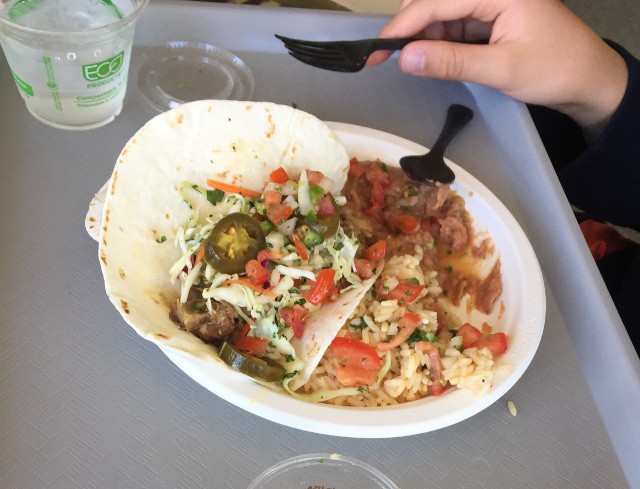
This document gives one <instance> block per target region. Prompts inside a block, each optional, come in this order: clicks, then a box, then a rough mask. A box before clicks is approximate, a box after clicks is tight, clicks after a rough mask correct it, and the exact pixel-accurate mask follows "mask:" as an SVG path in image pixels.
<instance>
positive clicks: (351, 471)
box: [248, 453, 398, 489]
mask: <svg viewBox="0 0 640 489" xmlns="http://www.w3.org/2000/svg"><path fill="white" fill-rule="evenodd" d="M284 488H286V489H309V488H322V489H361V488H366V489H376V488H380V489H398V486H397V485H396V484H394V483H393V482H392V481H391V479H389V478H388V477H387V476H386V475H384V474H383V473H382V472H380V471H379V470H378V469H376V468H374V467H372V466H370V465H368V464H366V463H364V462H361V461H360V460H356V459H354V458H351V457H345V456H344V455H338V454H335V453H334V454H329V453H312V454H308V455H300V456H297V457H293V458H290V459H287V460H284V461H282V462H279V463H277V464H276V465H274V466H273V467H270V468H268V469H267V470H265V471H264V472H262V473H261V474H260V475H258V477H256V478H255V479H254V480H253V482H252V483H251V484H249V488H248V489H284Z"/></svg>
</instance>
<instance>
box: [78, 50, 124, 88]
mask: <svg viewBox="0 0 640 489" xmlns="http://www.w3.org/2000/svg"><path fill="white" fill-rule="evenodd" d="M123 62H124V51H121V52H120V53H118V54H116V55H115V56H113V57H112V58H109V59H105V60H104V61H100V62H98V63H94V64H91V65H82V76H83V77H84V79H85V80H87V81H90V82H95V81H98V80H102V79H103V78H107V77H109V76H111V75H115V74H116V73H118V71H120V68H122V64H123Z"/></svg>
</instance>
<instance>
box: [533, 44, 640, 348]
mask: <svg viewBox="0 0 640 489" xmlns="http://www.w3.org/2000/svg"><path fill="white" fill-rule="evenodd" d="M609 44H610V45H611V46H612V47H613V48H614V49H615V50H616V51H617V52H618V53H620V55H621V56H622V57H623V58H624V60H625V62H626V64H627V68H628V72H629V79H628V84H627V89H626V92H625V94H624V97H623V99H622V101H621V103H620V106H619V107H618V109H617V110H616V112H615V114H614V115H613V117H612V118H611V120H610V121H609V123H608V124H607V126H606V127H605V129H604V131H603V132H602V134H601V135H600V137H599V138H598V139H597V140H596V141H594V142H593V143H591V144H587V142H586V141H585V139H584V137H583V135H582V130H581V129H580V127H579V126H578V125H577V124H576V123H575V122H574V121H572V120H571V119H570V118H568V117H567V116H565V115H563V114H560V113H559V112H556V111H553V110H551V109H547V108H545V107H539V106H529V112H530V113H531V117H532V119H533V122H534V123H535V125H536V128H537V130H538V133H539V134H540V139H541V140H542V142H543V144H544V146H545V149H546V150H547V153H548V155H549V159H550V160H551V162H552V163H553V166H554V168H555V169H556V172H557V174H558V177H559V179H560V183H561V184H562V187H563V189H564V191H565V193H566V195H567V198H568V200H569V202H571V203H572V204H574V205H575V206H577V207H578V208H580V209H581V210H583V211H585V213H581V214H580V215H586V216H587V217H588V218H589V219H596V220H599V221H604V222H609V223H613V224H617V225H620V226H625V227H630V228H635V229H636V230H640V61H638V60H637V59H636V58H634V57H633V56H632V55H631V54H630V53H628V52H627V51H626V50H625V49H623V48H621V47H620V46H618V45H616V44H614V43H609ZM597 265H598V268H599V270H600V272H601V274H602V277H603V279H604V282H605V284H606V285H607V288H608V290H609V293H610V294H611V297H612V299H613V302H614V303H615V305H616V307H617V309H618V312H619V313H620V317H621V318H622V322H623V323H624V325H625V327H626V328H627V331H628V333H629V337H630V338H631V341H632V342H633V344H634V346H635V348H636V351H638V352H639V353H640V314H639V313H638V301H639V298H640V246H635V247H634V248H631V249H628V250H624V251H618V252H614V253H612V254H610V255H607V256H605V257H604V258H602V259H601V260H599V261H598V262H597Z"/></svg>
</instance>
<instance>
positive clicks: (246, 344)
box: [235, 336, 269, 355]
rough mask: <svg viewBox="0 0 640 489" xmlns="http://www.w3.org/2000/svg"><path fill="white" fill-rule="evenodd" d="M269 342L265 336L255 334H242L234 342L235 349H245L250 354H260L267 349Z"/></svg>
mask: <svg viewBox="0 0 640 489" xmlns="http://www.w3.org/2000/svg"><path fill="white" fill-rule="evenodd" d="M268 346H269V342H268V341H267V340H266V339H265V338H256V337H255V336H243V337H242V338H240V339H239V340H238V341H237V343H236V344H235V347H236V349H238V350H241V351H246V352H248V353H250V354H252V355H260V354H261V353H265V352H266V351H267V347H268Z"/></svg>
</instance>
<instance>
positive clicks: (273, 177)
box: [269, 167, 289, 184]
mask: <svg viewBox="0 0 640 489" xmlns="http://www.w3.org/2000/svg"><path fill="white" fill-rule="evenodd" d="M269 181H271V182H273V183H281V184H282V183H287V182H288V181H289V175H288V174H287V170H285V169H284V168H282V167H279V168H276V169H275V170H273V171H272V172H271V173H269Z"/></svg>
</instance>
